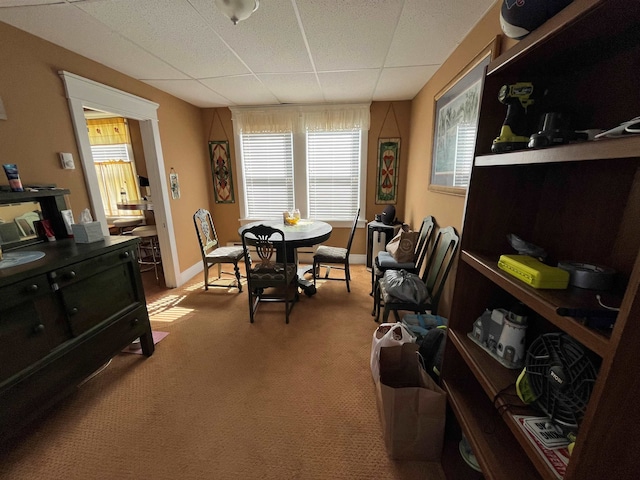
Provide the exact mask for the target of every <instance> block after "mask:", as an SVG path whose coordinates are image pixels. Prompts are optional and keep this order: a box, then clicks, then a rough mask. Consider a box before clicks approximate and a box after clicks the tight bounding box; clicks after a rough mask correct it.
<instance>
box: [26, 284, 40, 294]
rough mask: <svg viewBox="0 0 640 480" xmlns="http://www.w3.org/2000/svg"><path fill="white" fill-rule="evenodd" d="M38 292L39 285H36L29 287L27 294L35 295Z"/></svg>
mask: <svg viewBox="0 0 640 480" xmlns="http://www.w3.org/2000/svg"><path fill="white" fill-rule="evenodd" d="M37 291H38V285H36V284H35V283H34V284H32V285H29V286H28V287H27V292H31V293H33V292H37Z"/></svg>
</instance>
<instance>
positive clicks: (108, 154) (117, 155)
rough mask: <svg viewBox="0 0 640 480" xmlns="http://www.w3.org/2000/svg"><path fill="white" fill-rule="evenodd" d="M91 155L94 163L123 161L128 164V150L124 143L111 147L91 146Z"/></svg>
mask: <svg viewBox="0 0 640 480" xmlns="http://www.w3.org/2000/svg"><path fill="white" fill-rule="evenodd" d="M91 155H93V161H94V163H97V162H108V161H111V160H123V161H125V162H130V161H131V160H130V158H129V150H128V148H127V144H126V143H119V144H113V145H91Z"/></svg>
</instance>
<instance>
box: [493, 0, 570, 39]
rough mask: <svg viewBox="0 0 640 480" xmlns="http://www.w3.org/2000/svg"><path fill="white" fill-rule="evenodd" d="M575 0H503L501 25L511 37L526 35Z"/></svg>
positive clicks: (518, 37)
mask: <svg viewBox="0 0 640 480" xmlns="http://www.w3.org/2000/svg"><path fill="white" fill-rule="evenodd" d="M572 1H573V0H503V2H502V8H501V9H500V27H501V28H502V31H503V32H504V34H505V35H506V36H507V37H509V38H515V39H518V40H520V39H521V38H524V37H526V36H527V35H529V33H531V32H532V31H534V30H535V29H536V28H538V27H539V26H540V25H542V24H543V23H544V22H546V21H547V20H549V19H550V18H551V17H553V16H554V15H555V14H556V13H558V12H559V11H560V10H562V9H563V8H564V7H566V6H567V5H569V4H570V3H571V2H572Z"/></svg>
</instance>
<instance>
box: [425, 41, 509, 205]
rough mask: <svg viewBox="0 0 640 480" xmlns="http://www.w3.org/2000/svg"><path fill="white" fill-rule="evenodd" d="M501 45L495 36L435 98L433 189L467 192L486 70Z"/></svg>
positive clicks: (456, 193) (431, 186)
mask: <svg viewBox="0 0 640 480" xmlns="http://www.w3.org/2000/svg"><path fill="white" fill-rule="evenodd" d="M499 45H500V44H499V37H496V38H495V39H494V40H493V41H492V42H491V43H490V44H489V45H487V46H486V47H485V48H484V49H483V50H482V51H481V52H480V53H479V54H478V55H477V56H476V57H475V58H474V59H473V60H472V61H471V62H470V63H469V64H468V65H467V66H466V67H465V68H464V69H463V70H462V71H461V72H460V73H459V74H458V75H457V76H456V77H455V78H454V79H453V80H452V81H451V82H450V83H449V84H448V85H447V86H446V87H445V88H443V89H442V90H441V91H440V92H439V93H438V94H437V95H436V97H435V107H434V113H435V120H434V132H433V146H432V148H433V154H432V160H431V181H430V183H429V189H430V190H434V191H439V192H442V193H451V194H454V195H464V194H465V193H466V189H467V186H468V185H469V178H470V176H471V167H472V166H473V156H474V151H475V143H476V133H477V131H478V117H479V114H480V97H481V94H482V87H483V85H484V77H485V72H486V68H487V65H488V64H489V62H490V61H491V60H493V59H494V58H495V57H496V56H497V55H498V49H499ZM496 101H497V99H496Z"/></svg>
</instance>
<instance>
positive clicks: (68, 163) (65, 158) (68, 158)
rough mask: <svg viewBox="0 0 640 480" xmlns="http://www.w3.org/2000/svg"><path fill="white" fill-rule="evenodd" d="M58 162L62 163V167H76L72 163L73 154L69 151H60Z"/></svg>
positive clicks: (70, 168) (69, 168) (68, 168)
mask: <svg viewBox="0 0 640 480" xmlns="http://www.w3.org/2000/svg"><path fill="white" fill-rule="evenodd" d="M58 155H60V163H62V168H65V169H67V170H74V169H75V168H76V165H75V163H73V155H71V154H70V153H63V152H60V153H59V154H58Z"/></svg>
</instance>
